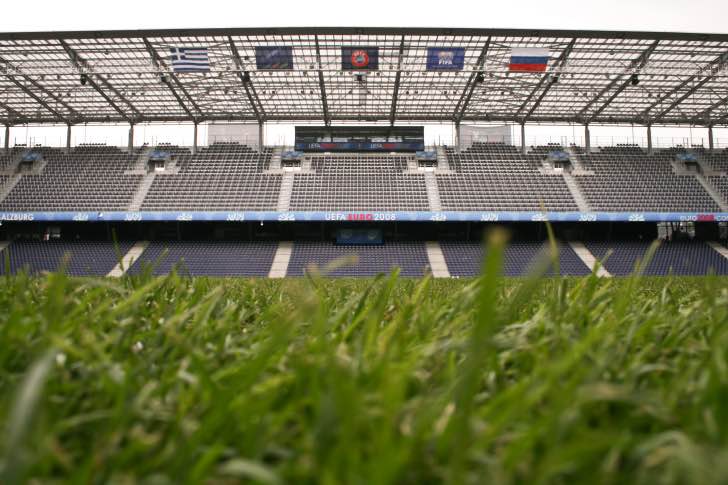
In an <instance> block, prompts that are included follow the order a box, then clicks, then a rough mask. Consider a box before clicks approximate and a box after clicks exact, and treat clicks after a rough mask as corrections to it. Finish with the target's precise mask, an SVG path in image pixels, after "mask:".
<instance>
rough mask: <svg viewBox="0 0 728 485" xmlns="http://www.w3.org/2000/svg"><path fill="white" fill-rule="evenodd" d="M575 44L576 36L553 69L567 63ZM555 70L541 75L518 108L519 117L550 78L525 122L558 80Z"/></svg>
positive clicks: (527, 114)
mask: <svg viewBox="0 0 728 485" xmlns="http://www.w3.org/2000/svg"><path fill="white" fill-rule="evenodd" d="M575 44H576V37H574V38H573V39H571V42H569V44H568V45H567V46H566V48H565V49H564V50H563V51H561V55H560V56H559V58H558V59H557V60H556V64H555V65H554V69H553V71H556V70H557V69H560V68H561V66H563V65H564V63H566V59H567V58H568V57H569V54H571V51H572V50H573V49H574V45H575ZM553 71H552V72H547V73H545V74H544V75H543V76H541V79H540V80H539V82H538V84H537V85H536V87H535V88H534V89H533V91H531V93H530V94H529V95H528V97H527V98H526V100H525V101H524V102H523V104H522V105H521V107H520V108H518V111H517V112H516V117H518V115H520V114H521V112H522V111H523V110H524V109H526V106H528V103H530V102H531V99H533V97H534V96H535V95H536V93H537V92H538V90H539V89H541V86H543V84H544V83H545V82H546V80H547V79H548V80H549V83H548V84H547V85H546V87H545V88H544V90H543V91H542V92H541V95H540V96H539V97H538V99H537V100H536V102H535V103H533V106H531V109H530V110H528V113H526V116H524V118H523V122H524V123H525V122H526V121H528V118H530V117H531V115H532V114H533V113H534V111H536V109H538V107H539V106H540V105H541V102H542V101H543V99H544V98H545V97H546V95H547V94H548V92H549V90H550V89H551V87H552V86H553V85H554V84H556V83H557V82H558V75H559V74H558V72H557V73H556V74H554V73H553Z"/></svg>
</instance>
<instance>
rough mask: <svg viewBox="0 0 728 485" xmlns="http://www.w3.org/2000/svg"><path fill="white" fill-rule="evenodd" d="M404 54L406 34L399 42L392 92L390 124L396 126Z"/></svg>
mask: <svg viewBox="0 0 728 485" xmlns="http://www.w3.org/2000/svg"><path fill="white" fill-rule="evenodd" d="M403 55H404V35H403V36H402V40H400V42H399V54H398V55H397V75H396V76H395V78H394V91H393V92H392V109H391V110H390V111H389V124H390V125H392V126H394V119H395V116H396V114H397V101H398V97H399V83H400V80H401V79H402V56H403Z"/></svg>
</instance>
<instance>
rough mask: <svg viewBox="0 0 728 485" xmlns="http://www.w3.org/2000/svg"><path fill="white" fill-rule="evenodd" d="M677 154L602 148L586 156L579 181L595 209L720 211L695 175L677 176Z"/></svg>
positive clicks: (637, 148)
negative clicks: (650, 153)
mask: <svg viewBox="0 0 728 485" xmlns="http://www.w3.org/2000/svg"><path fill="white" fill-rule="evenodd" d="M674 159H675V156H674V152H671V151H670V150H666V151H663V152H657V153H654V154H652V155H648V154H647V153H645V152H644V151H642V149H641V148H639V147H638V146H633V145H624V146H616V147H605V148H601V149H600V151H599V152H597V153H591V154H589V155H582V156H581V160H582V164H583V165H584V168H585V169H586V170H591V171H593V172H594V175H580V176H577V177H576V180H577V182H578V184H579V186H580V187H581V191H582V193H583V194H584V196H585V197H586V199H587V200H588V202H589V205H590V206H591V207H592V209H594V210H602V211H625V212H629V211H655V212H669V211H676V212H682V211H685V212H691V211H717V210H719V208H718V206H717V204H716V203H715V201H714V200H713V199H712V198H711V197H710V195H709V194H708V193H707V192H706V191H705V189H704V188H703V186H702V185H700V183H699V182H698V180H697V179H696V178H695V177H694V176H692V175H676V174H675V173H674V171H673V167H672V164H671V162H672V161H673V160H674Z"/></svg>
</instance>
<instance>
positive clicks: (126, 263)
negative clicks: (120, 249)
mask: <svg viewBox="0 0 728 485" xmlns="http://www.w3.org/2000/svg"><path fill="white" fill-rule="evenodd" d="M147 246H149V241H138V242H136V243H134V245H133V246H132V247H131V249H129V251H127V253H126V254H125V255H124V256H123V257H122V258H121V261H119V263H118V264H117V265H116V266H114V269H112V270H111V271H109V274H108V275H107V276H110V277H112V278H119V277H121V276H123V275H124V274H125V273H126V272H127V271H128V270H129V268H131V265H132V264H134V261H136V260H137V259H139V257H140V256H141V255H142V253H143V252H144V250H145V249H147Z"/></svg>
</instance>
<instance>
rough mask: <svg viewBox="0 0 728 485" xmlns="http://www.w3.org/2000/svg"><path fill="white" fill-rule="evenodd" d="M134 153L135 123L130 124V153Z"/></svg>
mask: <svg viewBox="0 0 728 485" xmlns="http://www.w3.org/2000/svg"><path fill="white" fill-rule="evenodd" d="M133 151H134V123H130V124H129V153H131V152H133Z"/></svg>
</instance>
